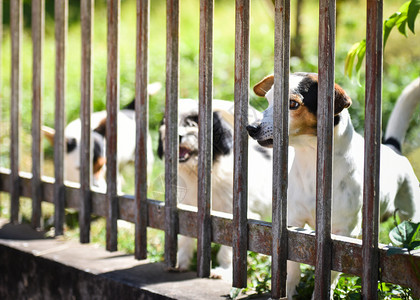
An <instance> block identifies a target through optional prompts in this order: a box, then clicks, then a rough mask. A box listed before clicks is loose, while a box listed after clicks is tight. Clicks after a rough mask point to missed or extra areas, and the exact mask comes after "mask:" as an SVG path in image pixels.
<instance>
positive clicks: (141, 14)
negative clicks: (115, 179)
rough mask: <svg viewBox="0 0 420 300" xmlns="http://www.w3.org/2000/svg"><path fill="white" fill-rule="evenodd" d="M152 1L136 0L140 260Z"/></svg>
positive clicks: (140, 254)
mask: <svg viewBox="0 0 420 300" xmlns="http://www.w3.org/2000/svg"><path fill="white" fill-rule="evenodd" d="M149 7H150V3H149V0H137V37H136V43H137V60H136V63H137V66H136V116H137V117H136V160H135V165H136V178H135V180H136V190H135V201H136V225H135V251H134V256H135V257H136V258H137V259H145V258H146V257H147V136H148V127H149V113H148V112H149V97H148V93H147V83H148V78H149V76H148V71H149V70H148V54H149V51H148V43H149Z"/></svg>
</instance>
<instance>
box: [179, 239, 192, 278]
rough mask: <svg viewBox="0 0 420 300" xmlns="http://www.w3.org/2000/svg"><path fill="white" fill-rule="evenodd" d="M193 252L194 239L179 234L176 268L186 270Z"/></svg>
mask: <svg viewBox="0 0 420 300" xmlns="http://www.w3.org/2000/svg"><path fill="white" fill-rule="evenodd" d="M193 254H194V239H193V238H190V237H186V236H183V235H180V236H179V237H178V269H179V270H180V271H188V270H189V268H190V263H191V259H192V257H193Z"/></svg>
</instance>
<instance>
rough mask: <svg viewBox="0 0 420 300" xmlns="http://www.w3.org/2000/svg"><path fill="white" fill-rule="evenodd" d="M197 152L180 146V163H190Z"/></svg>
mask: <svg viewBox="0 0 420 300" xmlns="http://www.w3.org/2000/svg"><path fill="white" fill-rule="evenodd" d="M196 153H197V151H195V150H192V149H191V148H188V147H185V146H180V147H179V162H181V163H183V162H186V161H188V160H189V159H190V158H191V157H192V156H193V155H194V154H196Z"/></svg>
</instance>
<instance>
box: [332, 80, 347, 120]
mask: <svg viewBox="0 0 420 300" xmlns="http://www.w3.org/2000/svg"><path fill="white" fill-rule="evenodd" d="M334 88H335V95H334V96H335V100H334V115H335V116H336V115H338V114H339V113H341V112H342V111H343V109H345V108H348V107H350V105H351V99H350V97H349V96H348V95H347V94H346V92H345V91H344V90H343V88H342V87H341V86H339V85H338V84H337V83H336V84H335V86H334Z"/></svg>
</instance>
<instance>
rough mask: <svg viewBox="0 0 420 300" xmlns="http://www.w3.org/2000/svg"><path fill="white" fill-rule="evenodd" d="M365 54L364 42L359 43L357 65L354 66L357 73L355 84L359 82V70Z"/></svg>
mask: <svg viewBox="0 0 420 300" xmlns="http://www.w3.org/2000/svg"><path fill="white" fill-rule="evenodd" d="M365 54H366V40H363V41H361V44H360V47H359V52H358V53H357V65H356V72H357V82H359V77H360V69H361V67H362V62H363V58H364V57H365Z"/></svg>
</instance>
